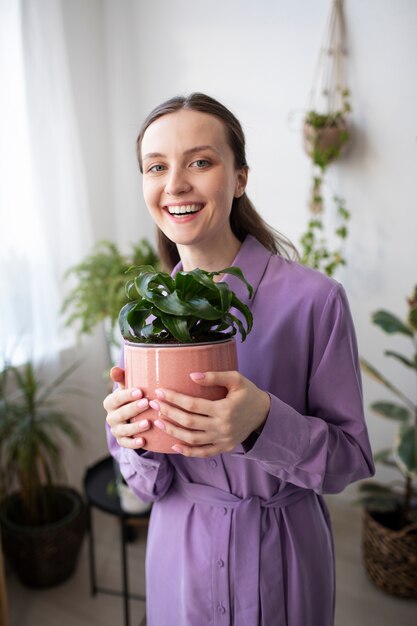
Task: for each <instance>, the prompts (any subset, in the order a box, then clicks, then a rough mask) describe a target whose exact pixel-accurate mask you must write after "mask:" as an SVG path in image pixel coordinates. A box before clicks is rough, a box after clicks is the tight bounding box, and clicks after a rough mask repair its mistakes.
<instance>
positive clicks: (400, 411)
mask: <svg viewBox="0 0 417 626" xmlns="http://www.w3.org/2000/svg"><path fill="white" fill-rule="evenodd" d="M370 408H371V409H372V411H373V412H374V413H377V414H378V415H382V417H387V418H388V419H391V420H394V421H396V422H406V421H407V420H409V419H410V417H411V412H410V411H409V410H408V409H407V408H406V407H404V406H401V405H399V404H395V403H394V402H374V403H373V404H371V407H370Z"/></svg>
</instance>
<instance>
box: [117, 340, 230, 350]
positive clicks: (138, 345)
mask: <svg viewBox="0 0 417 626" xmlns="http://www.w3.org/2000/svg"><path fill="white" fill-rule="evenodd" d="M232 341H236V339H235V337H228V338H227V339H216V340H213V341H190V342H189V343H139V342H138V343H136V342H135V341H127V340H125V341H124V345H125V346H129V347H135V348H193V347H194V346H195V347H197V346H213V345H217V344H219V343H231V342H232Z"/></svg>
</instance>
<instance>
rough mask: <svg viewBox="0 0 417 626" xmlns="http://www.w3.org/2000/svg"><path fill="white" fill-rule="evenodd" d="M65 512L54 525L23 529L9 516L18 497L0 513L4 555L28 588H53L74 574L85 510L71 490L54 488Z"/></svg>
mask: <svg viewBox="0 0 417 626" xmlns="http://www.w3.org/2000/svg"><path fill="white" fill-rule="evenodd" d="M55 490H56V491H57V494H58V496H59V498H60V499H61V500H62V502H63V504H64V505H65V508H66V509H67V513H66V515H65V516H64V517H63V518H62V519H60V520H59V521H57V522H54V523H52V524H45V525H44V526H34V527H30V526H22V525H20V524H17V523H15V522H14V521H12V520H13V518H12V517H11V515H10V511H12V510H13V509H14V508H15V507H16V505H17V503H18V496H17V495H13V496H10V497H9V498H8V499H7V500H6V501H5V502H4V503H3V505H2V507H1V509H0V523H1V530H2V536H3V550H4V553H5V555H6V557H7V559H8V561H9V562H10V564H11V565H12V567H13V569H14V570H15V572H16V574H17V576H18V578H19V579H20V581H21V582H22V583H23V584H24V585H26V586H28V587H38V588H41V587H52V586H54V585H57V584H60V583H62V582H63V581H64V580H66V579H67V578H69V577H70V576H71V574H72V573H73V572H74V570H75V567H76V563H77V558H78V554H79V551H80V547H81V543H82V540H83V536H84V533H85V530H86V522H87V517H86V506H85V504H84V501H83V500H82V498H81V496H80V495H79V494H78V492H76V491H75V490H73V489H70V488H66V487H65V488H64V487H55Z"/></svg>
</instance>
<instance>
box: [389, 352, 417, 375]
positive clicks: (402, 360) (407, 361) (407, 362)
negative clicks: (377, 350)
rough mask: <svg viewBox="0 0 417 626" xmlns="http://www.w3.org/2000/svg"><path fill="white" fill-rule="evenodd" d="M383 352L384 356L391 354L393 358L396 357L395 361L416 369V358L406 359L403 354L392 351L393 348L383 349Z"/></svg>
mask: <svg viewBox="0 0 417 626" xmlns="http://www.w3.org/2000/svg"><path fill="white" fill-rule="evenodd" d="M384 354H385V356H391V357H393V358H394V359H397V361H400V363H402V364H403V365H405V366H406V367H410V368H411V369H415V370H417V360H415V361H410V359H407V358H406V357H405V356H403V355H402V354H400V353H399V352H394V351H393V350H385V352H384Z"/></svg>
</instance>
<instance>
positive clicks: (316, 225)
mask: <svg viewBox="0 0 417 626" xmlns="http://www.w3.org/2000/svg"><path fill="white" fill-rule="evenodd" d="M348 97H349V91H348V90H347V89H344V90H343V92H342V102H343V104H342V108H341V109H340V110H337V111H335V112H332V113H319V112H317V111H315V110H311V111H309V112H308V113H307V116H306V118H305V120H304V149H305V151H306V153H307V154H308V156H309V157H310V158H311V160H312V164H313V183H312V186H311V192H310V201H309V209H310V213H311V214H312V218H311V219H310V220H309V222H308V225H307V230H306V232H305V233H304V234H303V235H302V237H301V240H300V243H301V251H302V252H301V261H302V263H304V264H305V265H309V266H310V267H314V268H315V269H318V270H321V271H323V272H325V273H326V274H327V275H328V276H333V274H334V273H335V271H336V269H337V268H338V267H339V266H340V265H345V264H346V261H345V259H344V257H343V252H342V247H341V246H340V247H338V248H337V249H335V250H332V249H330V247H329V245H328V244H327V242H326V237H325V236H324V224H323V213H324V193H323V185H324V179H325V175H326V171H327V168H328V166H329V165H330V164H331V163H332V162H333V161H335V160H336V159H337V158H338V157H339V156H340V154H341V153H342V150H343V148H344V147H345V146H346V144H347V142H348V140H349V125H348V113H349V112H350V111H351V107H350V104H349V100H348ZM334 202H335V206H336V216H337V220H338V223H337V225H336V227H335V229H334V236H335V237H336V238H338V239H339V240H340V243H341V244H342V243H343V242H344V241H345V239H346V238H347V236H348V221H349V218H350V213H349V211H348V210H347V209H346V202H345V200H344V199H343V198H340V197H339V196H334Z"/></svg>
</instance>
